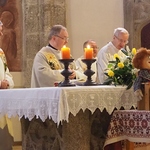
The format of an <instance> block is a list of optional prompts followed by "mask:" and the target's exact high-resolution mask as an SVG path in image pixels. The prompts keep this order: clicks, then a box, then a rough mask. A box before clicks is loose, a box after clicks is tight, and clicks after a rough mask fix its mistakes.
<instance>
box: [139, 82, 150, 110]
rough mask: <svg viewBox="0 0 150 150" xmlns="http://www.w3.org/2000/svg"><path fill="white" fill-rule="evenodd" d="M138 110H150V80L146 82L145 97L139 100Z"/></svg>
mask: <svg viewBox="0 0 150 150" xmlns="http://www.w3.org/2000/svg"><path fill="white" fill-rule="evenodd" d="M138 110H150V82H148V83H145V84H144V97H143V99H142V100H141V101H139V102H138Z"/></svg>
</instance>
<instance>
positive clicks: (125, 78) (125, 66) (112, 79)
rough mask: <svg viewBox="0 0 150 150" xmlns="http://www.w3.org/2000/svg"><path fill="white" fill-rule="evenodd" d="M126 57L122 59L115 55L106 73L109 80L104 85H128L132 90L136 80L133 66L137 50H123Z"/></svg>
mask: <svg viewBox="0 0 150 150" xmlns="http://www.w3.org/2000/svg"><path fill="white" fill-rule="evenodd" d="M121 51H122V52H123V53H124V54H125V57H124V58H123V59H122V58H120V56H119V55H118V54H114V61H109V64H108V68H107V70H106V72H105V75H106V76H107V79H106V80H105V82H104V83H103V84H104V85H110V84H113V85H115V86H116V85H123V86H124V85H126V86H127V89H130V88H131V87H132V85H133V82H134V80H135V78H136V75H135V72H136V71H135V69H134V67H133V65H132V58H133V56H134V55H135V54H136V49H135V48H133V49H132V50H130V49H128V50H125V49H122V50H121Z"/></svg>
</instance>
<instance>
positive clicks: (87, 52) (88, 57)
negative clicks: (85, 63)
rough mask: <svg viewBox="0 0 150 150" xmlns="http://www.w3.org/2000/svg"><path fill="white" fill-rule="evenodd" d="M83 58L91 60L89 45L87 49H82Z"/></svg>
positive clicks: (91, 54) (91, 52) (91, 49)
mask: <svg viewBox="0 0 150 150" xmlns="http://www.w3.org/2000/svg"><path fill="white" fill-rule="evenodd" d="M84 56H85V59H92V58H93V48H91V47H90V45H87V48H84Z"/></svg>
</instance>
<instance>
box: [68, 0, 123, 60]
mask: <svg viewBox="0 0 150 150" xmlns="http://www.w3.org/2000/svg"><path fill="white" fill-rule="evenodd" d="M66 7H67V10H66V15H67V28H68V32H69V43H68V44H69V46H70V48H71V50H72V55H73V56H74V58H78V57H79V56H80V55H82V54H83V50H82V47H83V42H85V41H86V40H88V39H93V40H95V41H96V42H97V44H98V46H99V47H100V48H101V47H102V46H104V45H105V44H106V43H107V42H109V41H110V40H111V39H112V34H113V31H114V28H117V27H123V26H124V21H123V20H124V17H123V1H122V0H113V1H110V0H105V1H101V0H92V1H91V0H86V3H85V0H75V1H73V0H66Z"/></svg>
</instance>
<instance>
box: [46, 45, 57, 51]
mask: <svg viewBox="0 0 150 150" xmlns="http://www.w3.org/2000/svg"><path fill="white" fill-rule="evenodd" d="M48 46H49V47H51V48H53V49H55V50H58V49H56V48H55V47H53V46H52V45H50V44H48Z"/></svg>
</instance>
